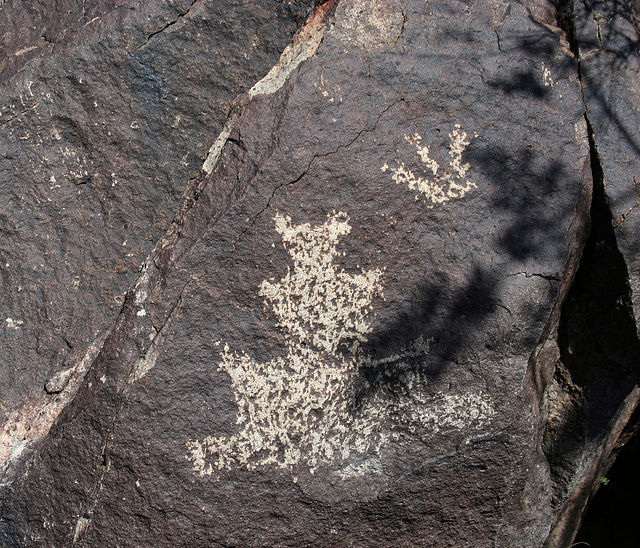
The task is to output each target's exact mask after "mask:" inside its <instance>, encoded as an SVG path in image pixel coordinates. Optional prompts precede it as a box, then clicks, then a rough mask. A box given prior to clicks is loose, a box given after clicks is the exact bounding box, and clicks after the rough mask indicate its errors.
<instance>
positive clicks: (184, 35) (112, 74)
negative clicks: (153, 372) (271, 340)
mask: <svg viewBox="0 0 640 548" xmlns="http://www.w3.org/2000/svg"><path fill="white" fill-rule="evenodd" d="M27 4H29V5H27ZM72 4H77V7H78V9H80V7H82V8H83V9H84V10H85V12H83V13H85V18H89V19H88V20H86V21H85V20H84V19H82V20H80V19H78V17H79V16H78V17H76V15H77V14H76V15H74V13H75V12H74V11H73V10H72V9H71V8H72V7H73V6H72ZM311 7H312V2H311V1H309V2H298V3H283V2H280V1H276V0H272V1H267V0H265V1H263V2H239V1H229V2H202V1H199V2H184V1H182V2H173V3H167V2H146V3H144V4H143V5H140V3H138V2H116V3H114V2H111V3H109V2H105V3H96V8H95V9H96V10H97V9H98V8H99V9H100V10H101V11H99V12H98V11H95V10H93V8H90V5H89V3H85V2H77V3H69V6H67V3H64V2H63V3H55V10H58V11H53V12H52V11H51V10H53V9H54V8H52V7H51V3H50V2H40V3H38V2H32V3H27V2H24V3H23V2H7V3H4V4H3V5H2V6H0V10H1V14H2V16H1V17H0V21H1V23H0V25H1V27H0V28H1V29H2V30H0V33H2V34H3V36H4V40H5V42H4V47H5V49H6V57H5V60H7V59H8V60H9V61H10V63H9V64H8V65H7V66H6V67H4V71H3V73H2V79H3V80H6V81H7V83H6V84H5V85H4V86H3V88H2V94H1V99H0V134H1V137H0V149H1V150H2V154H1V155H0V180H1V181H2V184H1V185H0V196H1V198H0V230H1V231H2V238H1V239H0V265H1V266H0V279H1V283H0V291H1V292H2V298H1V299H0V308H1V310H2V312H1V314H0V318H1V322H2V327H3V328H2V329H0V341H1V342H0V348H1V354H0V356H1V359H0V393H2V402H1V406H0V424H2V425H3V426H4V428H3V431H2V432H0V460H1V461H2V462H3V464H4V463H5V461H6V460H7V458H10V459H11V462H13V459H14V458H15V457H19V456H20V454H21V453H22V451H24V450H25V448H26V447H27V446H28V445H29V444H30V442H31V441H32V440H33V439H36V438H38V437H40V436H41V435H43V434H45V433H46V431H47V430H48V428H49V426H50V425H51V421H52V419H53V418H55V416H56V415H57V413H58V412H59V410H60V408H61V407H62V406H63V405H64V403H66V402H67V401H68V400H69V398H70V397H71V395H72V394H73V392H74V389H75V388H76V387H77V385H78V382H79V381H80V380H81V379H82V376H83V374H84V372H85V371H86V369H87V368H88V367H89V365H90V364H91V361H92V360H93V359H94V358H95V354H96V352H97V351H98V349H99V347H100V344H101V336H102V334H103V333H104V332H105V330H106V329H107V327H108V325H109V323H111V322H112V321H113V320H114V319H115V317H116V316H117V314H118V313H119V312H120V310H121V308H122V303H123V300H124V294H125V293H126V290H127V288H128V286H129V285H130V284H131V283H132V281H133V280H134V279H135V277H136V275H137V273H138V272H139V269H140V265H141V264H142V262H143V261H144V259H145V257H146V256H147V255H148V254H149V252H150V251H151V249H152V248H153V246H154V245H155V243H156V242H157V241H158V239H159V238H160V237H161V235H162V234H163V233H164V232H165V230H166V229H167V228H168V226H169V224H170V223H171V220H172V219H173V217H174V215H175V211H176V210H177V209H178V207H179V206H180V204H181V203H182V201H183V199H184V194H185V193H188V192H189V188H190V186H191V185H192V183H191V181H192V179H194V178H195V177H196V176H197V175H198V173H199V171H200V167H201V166H202V161H203V159H204V157H205V155H206V153H207V150H208V148H209V147H210V146H211V145H212V143H213V142H214V140H215V138H216V136H217V135H218V133H219V132H220V130H221V129H222V127H223V124H224V122H225V121H226V119H227V116H228V113H229V110H230V109H231V107H232V101H233V100H234V98H235V97H236V96H237V94H239V93H241V92H243V91H246V90H248V89H249V88H250V87H251V86H252V85H253V84H254V83H255V81H256V80H258V79H260V78H261V77H262V76H264V75H265V74H266V73H267V72H268V71H269V69H270V68H271V66H273V64H275V63H276V61H277V60H278V57H279V55H280V53H281V52H282V50H283V49H284V48H285V46H286V45H287V43H288V42H289V41H290V39H291V37H292V36H293V34H294V33H295V32H296V31H297V29H298V28H299V26H300V25H301V24H302V22H303V21H304V19H305V17H306V15H307V14H308V12H309V10H310V8H311ZM67 8H68V9H67ZM69 10H71V11H69ZM29 18H30V19H29ZM38 22H39V23H38ZM36 23H38V25H40V26H38V25H36ZM71 23H73V25H75V26H73V25H72V26H67V25H71ZM34 25H36V27H37V29H40V30H39V31H38V32H41V33H43V35H47V36H49V35H48V34H47V33H48V32H51V33H54V34H55V36H58V37H59V39H58V38H56V39H54V34H52V35H51V36H50V37H49V39H48V40H49V42H55V44H54V45H51V44H49V43H48V45H47V46H46V47H45V46H43V47H45V52H43V53H45V54H44V55H41V56H38V57H36V58H34V59H33V60H32V61H31V62H30V63H28V64H26V65H24V66H23V67H22V69H21V70H20V72H18V73H17V74H15V70H16V69H17V68H18V66H17V65H15V63H13V59H18V58H20V59H22V58H23V57H24V56H27V54H26V53H25V54H24V56H23V55H17V53H16V51H15V50H17V49H18V48H20V49H21V50H22V49H24V48H25V47H27V48H28V47H32V46H31V44H32V41H25V40H31V38H33V37H32V36H31V34H30V32H31V29H32V27H33V26H34ZM42 25H44V26H42ZM36 27H34V28H36ZM63 27H66V29H67V30H66V31H63V30H60V29H62V28H63ZM23 29H27V30H29V32H27V31H26V30H24V31H23ZM46 29H49V30H46ZM54 29H58V30H55V32H54ZM2 31H4V32H2ZM30 36H31V38H29V37H30ZM34 36H35V35H34ZM62 36H66V37H67V38H65V39H64V40H63V39H62ZM33 40H35V38H33ZM19 51H20V50H18V52H19ZM35 51H36V50H33V52H35ZM61 379H65V380H66V381H68V389H67V390H66V391H64V392H63V391H62V388H63V386H62V385H61V384H60V382H59V380H61ZM55 393H61V395H60V396H56V397H54V398H52V397H51V395H50V394H55Z"/></svg>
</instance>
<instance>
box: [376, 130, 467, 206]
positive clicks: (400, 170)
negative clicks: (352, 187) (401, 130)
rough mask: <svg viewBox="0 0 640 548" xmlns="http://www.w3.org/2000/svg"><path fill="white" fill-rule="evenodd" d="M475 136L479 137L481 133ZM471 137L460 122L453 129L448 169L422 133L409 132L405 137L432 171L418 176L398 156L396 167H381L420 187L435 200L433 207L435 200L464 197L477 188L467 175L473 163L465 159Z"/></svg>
mask: <svg viewBox="0 0 640 548" xmlns="http://www.w3.org/2000/svg"><path fill="white" fill-rule="evenodd" d="M474 136H475V137H477V135H474ZM467 137H468V135H467V133H466V132H465V131H462V129H460V124H455V126H454V129H453V131H452V132H451V133H449V140H450V143H449V156H450V157H451V159H450V160H449V164H448V166H447V167H446V168H445V169H444V171H442V170H441V169H440V167H441V166H440V164H439V163H438V162H437V161H436V160H435V159H433V158H432V157H431V152H430V151H429V147H428V146H426V145H425V146H422V145H421V143H422V137H421V136H420V135H419V134H417V133H414V134H413V135H405V136H404V138H405V140H406V141H407V142H408V143H410V144H412V145H414V146H415V148H416V154H417V155H418V156H420V159H421V160H422V163H423V164H424V165H425V167H426V168H427V171H428V172H430V175H425V176H418V177H416V175H414V173H413V172H412V171H411V170H410V169H408V168H407V167H406V166H405V164H404V162H401V161H400V160H395V163H396V166H395V167H391V166H389V164H387V163H385V164H384V165H383V166H382V167H381V168H380V169H382V171H387V170H390V171H391V173H392V179H393V181H394V182H395V183H396V184H406V185H408V186H409V188H410V189H411V190H417V191H418V192H419V193H420V194H422V195H423V196H424V197H425V198H426V199H427V201H431V204H429V207H433V204H441V203H444V202H448V201H449V200H451V199H452V198H462V197H463V196H464V195H465V194H466V193H467V192H469V191H471V190H472V189H474V188H477V187H476V184H475V183H473V182H471V181H470V180H469V179H467V171H469V168H470V167H471V166H470V165H469V164H463V163H462V153H463V152H464V151H465V149H466V148H467V146H468V145H469V144H470V141H468V140H467ZM418 199H419V195H416V200H418Z"/></svg>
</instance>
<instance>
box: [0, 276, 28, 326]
mask: <svg viewBox="0 0 640 548" xmlns="http://www.w3.org/2000/svg"><path fill="white" fill-rule="evenodd" d="M7 266H9V265H7ZM5 322H7V327H8V328H9V329H19V328H20V326H21V325H24V322H23V321H22V320H14V319H13V318H7V319H6V320H5Z"/></svg>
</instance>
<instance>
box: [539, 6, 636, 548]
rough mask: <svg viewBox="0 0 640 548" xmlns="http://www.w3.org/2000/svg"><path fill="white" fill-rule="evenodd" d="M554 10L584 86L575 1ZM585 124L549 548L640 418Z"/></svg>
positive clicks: (625, 301)
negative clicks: (587, 177) (584, 187)
mask: <svg viewBox="0 0 640 548" xmlns="http://www.w3.org/2000/svg"><path fill="white" fill-rule="evenodd" d="M554 4H555V5H556V8H557V22H558V26H559V27H560V28H561V29H562V30H564V32H565V33H566V37H567V41H568V42H569V45H570V48H571V51H572V52H573V54H574V55H575V57H576V60H577V62H578V78H579V80H580V82H581V84H582V85H583V86H584V84H583V78H582V73H583V71H582V67H581V59H580V48H579V42H578V35H577V31H576V24H575V16H574V2H573V0H560V1H558V2H554ZM583 89H584V88H583ZM584 117H585V121H586V124H587V128H588V138H589V155H590V158H589V159H590V168H591V176H592V179H593V195H592V201H591V207H590V218H591V230H590V233H589V237H588V239H587V242H586V244H585V248H584V251H583V254H582V257H581V260H580V265H579V267H578V271H577V273H576V276H575V279H574V281H573V283H572V286H571V288H570V290H569V292H568V295H567V299H566V301H565V303H564V304H563V307H562V312H561V316H560V323H559V329H558V347H559V350H560V358H559V360H558V361H557V363H556V367H555V371H554V374H553V378H552V379H550V382H549V386H548V388H547V391H546V394H545V396H546V402H545V403H546V405H547V406H548V415H547V421H546V425H545V426H544V433H543V440H542V450H543V452H544V454H545V456H546V458H547V460H548V462H549V468H550V480H551V484H552V485H551V487H552V507H553V513H552V515H555V516H556V521H555V523H554V524H553V526H552V528H551V532H550V534H549V536H548V538H547V540H546V542H545V546H546V547H549V548H551V547H558V548H560V547H565V546H569V545H570V544H571V542H573V539H574V538H575V536H576V533H577V532H578V530H579V527H580V523H581V521H582V518H583V516H584V513H585V509H586V507H587V505H588V502H589V500H590V498H591V497H592V496H593V495H594V494H595V492H596V491H597V490H598V488H599V487H600V485H602V483H601V481H600V479H601V478H602V477H603V476H604V475H605V474H606V472H607V470H608V469H609V467H610V466H611V465H612V463H613V461H614V460H615V456H616V454H617V452H618V451H619V450H620V448H621V447H622V445H623V444H624V443H625V441H627V440H628V439H629V438H630V436H631V434H630V432H632V431H635V429H636V428H635V426H634V423H635V421H637V413H636V414H635V417H636V418H635V420H634V419H632V417H634V411H635V410H636V408H637V406H638V400H639V393H640V390H639V389H638V386H637V385H638V380H639V375H638V363H640V341H639V340H638V337H637V327H636V319H635V317H634V313H633V308H632V301H631V288H630V284H629V272H628V268H627V265H626V263H625V260H624V258H623V256H622V254H621V252H620V251H619V249H618V245H617V241H616V235H615V232H614V225H613V216H612V213H611V210H610V208H609V205H608V199H607V195H606V189H605V174H604V171H603V168H602V164H601V162H600V158H599V155H598V149H597V141H596V135H595V133H594V129H593V127H592V125H591V123H590V120H589V112H588V109H587V104H586V103H585V115H584Z"/></svg>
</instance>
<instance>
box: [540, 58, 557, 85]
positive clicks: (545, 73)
mask: <svg viewBox="0 0 640 548" xmlns="http://www.w3.org/2000/svg"><path fill="white" fill-rule="evenodd" d="M542 83H543V84H544V85H545V87H548V88H552V87H553V85H554V83H555V82H554V81H553V78H552V77H551V71H550V70H549V69H548V68H547V66H546V65H545V64H544V63H542Z"/></svg>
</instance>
